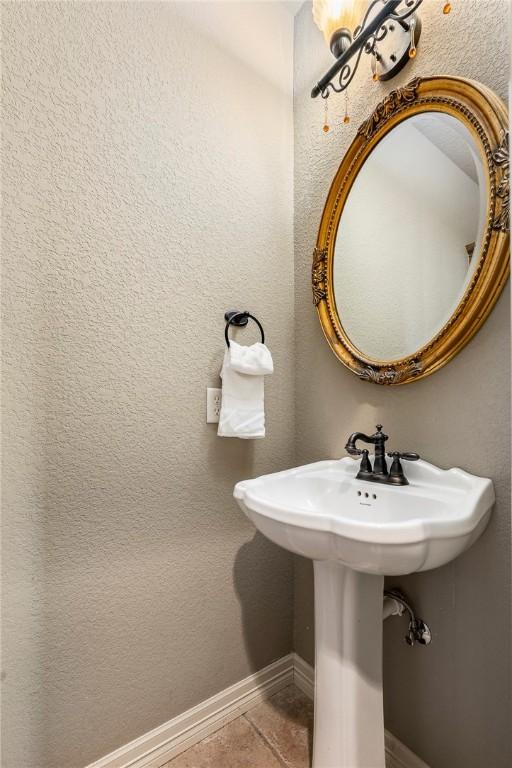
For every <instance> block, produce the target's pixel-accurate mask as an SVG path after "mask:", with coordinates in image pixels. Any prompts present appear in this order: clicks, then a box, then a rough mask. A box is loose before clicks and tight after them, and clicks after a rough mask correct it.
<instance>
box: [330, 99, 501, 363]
mask: <svg viewBox="0 0 512 768" xmlns="http://www.w3.org/2000/svg"><path fill="white" fill-rule="evenodd" d="M486 212H487V184H486V177H485V175H484V169H483V164H482V160H481V157H480V154H479V151H478V149H477V144H476V142H475V141H474V139H473V137H472V135H471V133H470V132H469V130H468V129H467V128H466V127H465V125H463V123H462V122H460V121H459V120H457V118H455V117H452V116H451V115H448V114H445V113H441V112H428V113H423V114H420V115H414V116H412V117H410V118H408V119H407V120H404V121H403V122H401V123H399V124H398V125H397V126H396V127H395V128H394V129H393V130H391V131H390V132H389V133H387V134H386V135H385V137H384V138H383V139H382V140H381V141H380V142H379V143H378V144H377V146H376V147H375V149H374V150H373V151H372V153H371V154H370V155H369V156H368V158H367V160H366V162H365V163H364V165H363V167H362V168H361V170H360V171H359V173H358V175H357V177H356V179H355V181H354V183H353V185H352V188H351V190H350V193H349V195H348V198H347V201H346V203H345V207H344V209H343V212H342V215H341V219H340V222H339V226H338V232H337V236H336V241H335V246H334V258H333V289H334V298H335V301H336V309H337V312H338V316H339V319H340V322H341V324H342V326H343V328H344V330H345V333H346V335H347V336H348V337H349V339H350V340H351V342H352V343H353V344H354V345H355V346H356V347H357V348H358V349H359V351H360V352H361V353H362V354H363V355H364V356H365V357H369V358H372V359H374V360H396V359H399V358H402V357H407V356H409V355H413V354H414V353H415V352H417V350H418V349H419V348H420V347H422V346H424V345H425V344H427V343H428V342H429V341H430V340H431V339H432V338H433V337H434V336H435V335H436V334H437V333H438V331H440V330H441V328H442V327H443V325H444V324H445V323H446V322H447V321H448V320H449V318H450V316H451V315H452V313H453V311H454V309H455V307H456V306H457V304H458V302H459V301H460V299H461V297H462V295H463V293H464V291H465V289H466V287H467V285H468V282H469V281H470V279H471V276H472V273H473V270H474V268H475V266H476V264H477V262H478V257H479V253H480V249H481V240H482V236H483V232H484V231H485V223H486Z"/></svg>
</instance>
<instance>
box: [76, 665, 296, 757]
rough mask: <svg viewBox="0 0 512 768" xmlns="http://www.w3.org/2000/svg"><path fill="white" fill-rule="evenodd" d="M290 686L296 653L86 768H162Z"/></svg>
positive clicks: (226, 689)
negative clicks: (161, 767)
mask: <svg viewBox="0 0 512 768" xmlns="http://www.w3.org/2000/svg"><path fill="white" fill-rule="evenodd" d="M291 683H293V654H291V653H290V654H288V656H283V658H282V659H279V660H278V661H275V662H274V663H273V664H269V666H268V667H265V668H264V669H261V670H260V671H259V672H256V673H255V674H254V675H249V677H246V678H245V679H244V680H241V681H240V682H239V683H235V684H234V685H231V686H230V687H229V688H225V689H224V690H223V691H221V692H220V693H217V694H216V695H215V696H212V697H211V698H210V699H206V701H203V702H201V704H198V705H197V706H196V707H192V709H188V710H187V711H186V712H183V714H181V715H178V716H177V717H175V718H173V719H172V720H169V721H168V722H167V723H164V724H163V725H160V726H158V728H154V729H153V730H152V731H149V732H148V733H145V734H144V735H143V736H139V738H138V739H135V740H134V741H131V742H130V743H129V744H126V745H125V746H124V747H121V748H120V749H116V750H115V752H111V753H110V754H109V755H105V757H102V758H100V759H99V760H97V761H96V762H94V763H90V765H88V766H87V767H86V768H160V766H161V765H163V764H164V763H166V762H167V761H168V760H171V759H172V758H173V757H176V755H179V754H180V753H181V752H184V751H185V750H186V749H188V748H189V747H192V746H193V745H194V744H197V743H198V742H199V741H202V739H204V738H206V736H208V735H209V734H210V733H213V732H214V731H216V730H218V729H219V728H221V727H222V726H223V725H225V724H226V723H229V722H230V721H231V720H235V718H237V717H239V716H240V715H242V714H244V712H248V711H249V710H250V709H252V707H254V706H256V704H259V703H260V702H261V701H263V700H264V699H266V698H268V697H269V696H272V695H273V694H274V693H277V692H278V691H280V690H281V689H282V688H285V687H286V686H287V685H291ZM219 768H221V766H219Z"/></svg>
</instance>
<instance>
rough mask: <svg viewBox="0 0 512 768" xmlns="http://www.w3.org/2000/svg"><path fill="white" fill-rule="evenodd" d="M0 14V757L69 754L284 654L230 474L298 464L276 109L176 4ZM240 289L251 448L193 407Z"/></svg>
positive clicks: (286, 214) (286, 640)
mask: <svg viewBox="0 0 512 768" xmlns="http://www.w3.org/2000/svg"><path fill="white" fill-rule="evenodd" d="M270 11H271V9H269V12H270ZM225 13H226V14H229V7H228V8H225ZM292 21H293V20H292V18H291V16H290V17H289V23H290V25H291V23H292ZM2 25H3V85H4V120H5V125H4V135H3V140H4V159H3V191H4V204H3V211H2V213H3V217H4V243H3V250H4V261H3V281H4V284H3V299H4V362H3V365H4V386H5V389H4V423H3V430H4V435H3V439H4V442H3V458H4V466H3V470H4V472H3V571H4V593H3V600H4V605H3V619H4V621H3V629H4V633H3V649H2V650H3V657H4V658H3V662H4V676H5V679H4V684H3V702H2V703H3V707H2V726H3V759H2V768H79V767H80V766H83V765H85V764H86V763H88V762H89V761H92V760H93V759H96V758H98V757H99V756H101V755H103V754H105V753H106V752H108V751H110V750H112V749H114V748H117V747H119V746H121V745H123V744H125V743H126V742H127V741H129V740H131V739H133V738H135V737H137V736H139V735H140V734H142V733H144V732H146V731H147V730H149V729H150V728H152V727H155V726H157V725H159V724H161V723H162V722H164V721H166V720H167V719H169V718H171V717H173V716H174V715H176V714H178V713H180V712H182V711H183V710H185V709H187V708H188V707H190V706H192V705H194V704H196V703H198V702H199V701H201V700H203V699H205V698H206V697H208V696H210V695H212V694H214V693H216V692H217V691H219V690H220V689H222V688H224V687H225V686H227V685H230V684H232V683H234V682H236V681H238V680H240V679H241V678H243V677H244V676H245V675H247V674H250V673H251V671H254V670H256V669H258V668H260V667H262V666H264V665H265V664H268V663H269V662H271V661H272V660H274V659H276V658H278V657H281V656H283V655H284V654H286V653H288V652H289V651H290V650H291V644H292V603H293V599H292V561H291V557H290V556H288V555H287V553H286V552H284V551H283V550H281V549H279V548H277V547H275V546H273V545H272V544H270V543H268V542H266V541H265V540H264V539H263V537H261V536H257V535H255V532H254V528H253V526H252V525H251V524H250V523H249V522H248V521H247V520H246V519H245V518H244V517H243V515H242V513H241V512H240V511H239V509H238V508H237V506H236V505H235V503H234V502H233V499H232V489H233V485H234V483H235V482H236V481H237V480H238V479H240V478H243V477H248V476H251V475H253V474H260V473H262V472H266V471H272V470H275V469H280V468H284V467H288V466H290V464H292V462H293V453H292V451H293V369H292V357H291V355H290V349H292V348H293V333H294V329H293V288H292V286H293V242H292V160H293V157H292V149H291V147H292V141H291V137H292V123H291V120H292V109H291V108H292V103H291V95H290V93H289V94H286V93H282V92H280V91H279V90H278V89H277V88H276V87H274V86H273V85H272V84H270V83H269V82H268V81H266V80H265V79H264V78H263V77H262V76H261V75H260V74H259V73H258V72H256V71H253V70H251V69H250V68H248V67H247V66H245V65H244V63H243V62H242V61H241V60H239V59H235V58H233V57H232V56H230V55H229V54H227V53H226V52H225V51H223V50H221V48H220V47H218V46H217V45H215V44H214V43H212V42H211V41H210V40H208V39H207V38H206V37H201V35H200V34H199V32H198V31H197V30H196V29H192V27H190V22H188V21H185V20H183V18H181V17H179V16H176V15H175V13H174V9H173V4H172V3H154V4H153V3H148V2H140V3H103V2H100V3H67V2H66V3H62V4H58V3H36V4H33V3H5V4H3V7H2ZM227 26H228V25H227ZM274 29H275V34H276V39H275V40H271V41H270V43H269V44H271V45H276V46H277V45H280V44H281V40H284V38H285V37H286V34H287V33H286V30H285V29H284V28H281V29H280V28H279V27H278V25H277V22H276V25H274ZM236 33H237V32H236V30H233V34H236ZM281 35H282V36H283V37H282V38H281ZM290 36H291V30H290ZM291 42H292V41H291V37H290V46H291ZM198 52H199V55H198ZM287 60H288V62H290V60H291V57H290V56H289V57H288V59H287ZM236 306H240V307H242V308H245V307H248V308H251V309H253V310H254V312H255V314H256V315H257V316H258V317H260V318H261V320H262V322H263V323H264V325H265V329H266V331H267V334H268V342H269V346H270V347H271V349H272V351H273V353H274V358H275V368H276V374H275V376H274V377H273V378H272V377H271V378H270V379H269V380H268V383H267V387H266V393H267V416H268V437H267V439H265V440H263V441H258V442H251V441H248V442H242V441H229V440H219V439H217V438H216V436H215V427H213V426H207V425H206V424H205V388H206V386H207V385H210V386H212V385H216V384H217V383H218V378H217V373H218V370H219V367H220V363H221V358H222V354H223V331H224V325H223V321H222V315H223V312H224V310H225V309H226V308H229V307H236ZM243 338H244V340H249V339H250V340H253V339H256V338H257V334H255V333H254V332H253V331H252V330H247V331H245V332H244V334H243Z"/></svg>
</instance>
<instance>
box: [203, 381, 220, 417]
mask: <svg viewBox="0 0 512 768" xmlns="http://www.w3.org/2000/svg"><path fill="white" fill-rule="evenodd" d="M221 402H222V389H214V388H213V387H208V388H207V390H206V423H207V424H217V423H218V421H219V416H220V404H221Z"/></svg>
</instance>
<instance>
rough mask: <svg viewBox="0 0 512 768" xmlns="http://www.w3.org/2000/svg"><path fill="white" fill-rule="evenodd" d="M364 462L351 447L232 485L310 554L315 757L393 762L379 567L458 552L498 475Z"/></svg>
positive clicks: (289, 544) (342, 764)
mask: <svg viewBox="0 0 512 768" xmlns="http://www.w3.org/2000/svg"><path fill="white" fill-rule="evenodd" d="M372 463H373V462H372ZM357 471H358V464H356V463H355V462H354V460H353V459H351V458H345V459H341V460H340V461H320V462H318V463H317V464H309V465H308V466H304V467H297V468H296V469H290V470H287V471H285V472H277V473H275V474H273V475H265V476H263V477H258V478H256V479H255V480H244V481H243V482H240V483H237V485H236V486H235V491H234V495H235V498H236V499H237V501H238V503H239V504H240V506H241V507H242V509H243V511H244V512H245V514H246V515H247V516H248V517H249V518H250V519H251V520H252V521H253V522H254V524H255V526H256V527H257V528H258V529H259V530H260V531H261V532H262V533H263V534H265V536H267V537H268V538H269V539H271V540H272V541H274V542H275V543H276V544H280V545H281V546H282V547H285V549H288V550H291V551H292V552H296V553H298V554H300V555H303V556H305V557H309V558H311V559H312V560H313V561H314V572H315V657H316V659H315V728H314V739H313V768H385V750H384V715H383V704H382V599H383V586H384V580H383V577H384V575H385V574H388V575H397V574H405V573H412V572H413V571H424V570H427V569H428V568H435V567H437V566H439V565H444V564H445V563H448V562H449V561H450V560H453V558H455V557H457V555H460V554H461V552H463V551H464V550H465V549H467V548H468V547H469V546H471V544H472V543H473V542H474V541H475V539H476V538H478V536H479V535H480V534H481V533H482V531H483V530H484V528H485V526H486V524H487V521H488V519H489V515H490V511H491V507H492V505H493V503H494V488H493V484H492V482H491V481H490V480H487V479H485V478H482V477H475V476H474V475H470V474H468V473H467V472H464V471H463V470H461V469H449V470H443V469H439V468H438V467H435V466H434V465H432V464H428V463H427V462H426V461H417V462H414V463H407V464H406V466H405V473H406V476H407V478H408V480H409V485H403V486H393V485H385V484H382V483H374V482H368V481H364V480H356V479H355V477H356V474H357Z"/></svg>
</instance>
